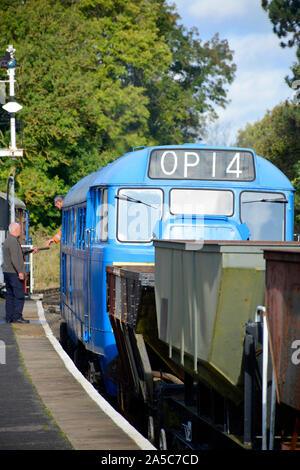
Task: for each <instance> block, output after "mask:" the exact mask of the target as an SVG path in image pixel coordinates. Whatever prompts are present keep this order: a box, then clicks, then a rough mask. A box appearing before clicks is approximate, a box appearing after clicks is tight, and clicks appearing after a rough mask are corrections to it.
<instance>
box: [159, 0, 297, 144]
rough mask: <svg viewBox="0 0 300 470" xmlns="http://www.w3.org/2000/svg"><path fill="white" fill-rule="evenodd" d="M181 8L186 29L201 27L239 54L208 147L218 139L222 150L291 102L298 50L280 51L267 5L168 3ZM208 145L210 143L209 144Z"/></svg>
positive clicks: (198, 0)
mask: <svg viewBox="0 0 300 470" xmlns="http://www.w3.org/2000/svg"><path fill="white" fill-rule="evenodd" d="M168 3H169V4H172V3H173V4H175V5H176V10H177V13H178V14H179V15H180V16H181V24H183V25H184V26H185V27H186V28H188V29H190V28H192V27H197V29H198V31H199V33H200V38H201V39H203V40H204V41H205V40H208V39H211V38H212V37H213V36H214V34H215V33H219V37H220V39H221V40H222V39H227V40H228V43H229V47H230V49H231V50H233V51H234V58H233V61H234V63H235V64H236V66H237V71H236V76H235V80H234V81H233V83H232V84H231V85H229V86H228V94H227V97H228V98H229V99H230V101H231V102H230V104H229V105H227V107H226V109H225V110H223V109H222V108H216V111H217V113H218V116H219V119H218V122H217V123H216V125H214V126H213V128H212V129H211V132H210V135H208V137H207V140H206V143H208V144H212V142H210V141H209V140H210V139H212V138H213V139H215V138H218V139H219V141H220V143H219V144H220V145H229V144H231V143H234V141H235V138H236V135H237V131H238V130H239V129H244V128H245V126H246V124H247V123H248V122H249V123H251V124H252V123H254V122H256V121H258V120H260V119H262V118H263V117H264V115H265V113H266V112H267V110H271V109H273V108H274V107H275V106H276V105H277V104H279V103H280V102H282V101H285V100H286V99H293V96H294V93H295V92H294V91H293V90H292V89H291V88H289V87H288V85H287V84H286V83H285V80H284V78H285V77H286V76H287V75H289V76H291V71H290V67H291V66H292V64H293V63H294V62H295V61H296V55H295V53H296V50H295V48H293V49H290V48H282V47H280V40H279V38H278V37H277V36H276V34H275V33H273V30H272V23H271V21H270V20H269V18H268V14H267V12H265V11H264V10H263V9H262V7H261V0H168ZM204 141H205V140H204Z"/></svg>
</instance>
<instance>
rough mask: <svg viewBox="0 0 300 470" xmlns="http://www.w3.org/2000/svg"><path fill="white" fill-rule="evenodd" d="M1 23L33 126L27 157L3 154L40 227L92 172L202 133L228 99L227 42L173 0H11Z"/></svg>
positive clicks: (4, 167) (0, 183) (0, 176)
mask: <svg viewBox="0 0 300 470" xmlns="http://www.w3.org/2000/svg"><path fill="white" fill-rule="evenodd" d="M0 21H1V37H0V50H1V51H3V53H4V51H5V49H6V47H7V45H8V44H13V46H14V47H15V49H16V51H17V52H16V58H17V62H18V63H19V64H20V67H18V68H17V75H16V79H17V86H18V89H17V97H16V98H17V101H19V102H20V103H21V104H22V105H23V109H22V111H20V113H18V117H20V118H21V119H22V120H23V121H24V123H25V128H24V134H23V142H24V145H23V146H24V149H25V152H24V153H25V156H24V158H23V159H22V160H18V161H7V160H6V161H4V160H2V161H0V165H1V172H0V189H2V190H4V189H5V187H6V180H7V177H8V175H9V174H10V173H12V172H13V173H14V174H15V178H16V189H17V194H18V196H19V197H20V198H21V199H23V200H24V201H25V202H26V204H27V205H28V208H29V210H30V212H31V219H32V222H33V223H34V224H37V223H41V224H43V225H45V226H47V225H50V226H51V225H52V226H54V225H55V224H56V223H57V221H58V220H59V214H57V211H56V212H55V209H54V208H53V202H52V201H53V197H54V196H55V194H57V193H63V194H65V193H66V192H67V191H68V189H69V188H70V187H71V186H72V185H74V183H76V182H77V181H78V180H79V179H81V178H82V177H83V176H86V175H87V174H89V173H91V172H93V171H95V170H96V169H97V168H98V167H100V166H103V165H105V164H106V163H107V162H109V161H112V160H113V159H115V158H116V157H118V156H120V155H121V154H122V153H123V152H125V151H128V150H129V149H130V148H132V147H136V146H139V145H152V144H166V143H182V142H188V141H191V140H194V139H195V138H197V136H199V133H200V131H201V128H202V127H203V126H205V119H207V118H208V117H215V113H214V106H215V105H216V104H218V105H223V106H225V105H226V103H227V101H226V93H227V90H226V87H227V85H228V84H229V83H231V82H232V80H233V77H234V72H235V66H234V64H233V63H232V52H231V51H230V50H229V47H228V44H227V41H221V40H220V39H219V38H218V37H217V36H215V37H214V38H213V39H212V40H211V41H209V42H208V43H206V44H202V42H201V40H200V39H199V37H198V36H197V31H196V30H194V31H186V30H185V29H184V28H183V27H182V26H181V25H180V24H179V17H178V15H177V14H176V12H175V10H174V7H170V6H168V5H167V3H166V1H165V0H26V1H22V2H20V1H19V0H10V1H9V2H8V1H6V0H5V1H2V2H1V10H0ZM0 73H1V74H2V75H1V76H0V78H1V79H6V78H7V77H6V74H5V70H3V69H2V70H0ZM0 137H1V135H0ZM2 137H3V138H2V140H3V139H4V140H5V136H2Z"/></svg>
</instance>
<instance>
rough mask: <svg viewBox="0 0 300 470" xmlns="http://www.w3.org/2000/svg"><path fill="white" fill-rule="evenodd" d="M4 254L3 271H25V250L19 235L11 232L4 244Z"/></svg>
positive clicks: (17, 272) (18, 272)
mask: <svg viewBox="0 0 300 470" xmlns="http://www.w3.org/2000/svg"><path fill="white" fill-rule="evenodd" d="M2 254H3V263H2V271H3V272H4V273H16V274H20V273H25V264H24V256H23V251H22V248H21V245H20V242H19V240H18V238H17V237H14V236H13V235H11V234H10V233H9V234H8V235H7V238H6V240H5V241H4V243H3V245H2Z"/></svg>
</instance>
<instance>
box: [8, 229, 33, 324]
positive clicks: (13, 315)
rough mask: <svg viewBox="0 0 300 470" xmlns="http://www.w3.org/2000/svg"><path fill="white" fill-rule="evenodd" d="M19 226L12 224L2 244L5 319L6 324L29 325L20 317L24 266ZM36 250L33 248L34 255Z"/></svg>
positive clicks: (23, 293) (23, 295)
mask: <svg viewBox="0 0 300 470" xmlns="http://www.w3.org/2000/svg"><path fill="white" fill-rule="evenodd" d="M20 234H21V226H20V224H18V223H17V222H12V223H11V224H10V226H9V233H8V235H7V238H6V240H5V241H4V243H3V246H2V250H3V264H2V269H3V275H4V281H5V286H6V302H5V314H6V316H5V319H6V321H7V323H29V320H25V319H24V318H23V316H22V312H23V307H24V302H25V291H24V279H25V264H24V255H23V251H22V248H21V245H20V242H19V239H18V238H19V236H20ZM36 251H37V248H34V250H33V252H34V253H35V252H36Z"/></svg>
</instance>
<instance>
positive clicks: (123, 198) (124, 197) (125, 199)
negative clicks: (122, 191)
mask: <svg viewBox="0 0 300 470" xmlns="http://www.w3.org/2000/svg"><path fill="white" fill-rule="evenodd" d="M115 199H122V200H123V201H129V202H134V203H136V204H144V206H148V207H151V208H152V209H157V207H155V206H151V204H147V203H146V202H144V201H141V200H140V199H135V198H134V197H130V196H125V195H124V196H115Z"/></svg>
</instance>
